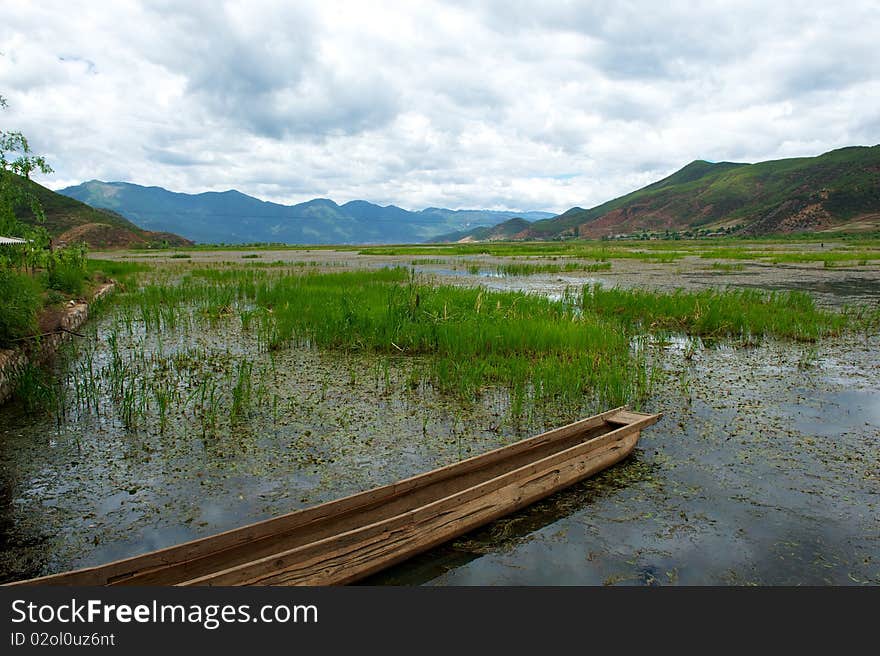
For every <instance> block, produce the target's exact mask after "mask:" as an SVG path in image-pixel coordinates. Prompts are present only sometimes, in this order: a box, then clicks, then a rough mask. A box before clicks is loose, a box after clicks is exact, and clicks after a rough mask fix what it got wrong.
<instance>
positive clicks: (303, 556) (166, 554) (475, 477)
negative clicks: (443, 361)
mask: <svg viewBox="0 0 880 656" xmlns="http://www.w3.org/2000/svg"><path fill="white" fill-rule="evenodd" d="M659 418H660V415H647V414H641V413H636V412H630V411H627V410H625V409H624V408H615V409H614V410H609V411H608V412H604V413H602V414H599V415H595V416H593V417H589V418H587V419H583V420H581V421H578V422H575V423H573V424H569V425H568V426H563V427H561V428H557V429H555V430H551V431H548V432H546V433H542V434H540V435H537V436H534V437H531V438H528V439H525V440H522V441H520V442H516V443H514V444H511V445H509V446H506V447H502V448H499V449H496V450H494V451H489V452H488V453H484V454H481V455H478V456H474V457H472V458H468V459H467V460H462V461H460V462H457V463H455V464H452V465H448V466H446V467H441V468H439V469H435V470H433V471H430V472H427V473H424V474H420V475H418V476H414V477H412V478H408V479H404V480H402V481H399V482H397V483H393V484H391V485H385V486H382V487H378V488H374V489H372V490H367V491H366V492H361V493H358V494H354V495H352V496H349V497H345V498H342V499H338V500H335V501H330V502H328V503H323V504H320V505H317V506H313V507H311V508H305V509H303V510H297V511H295V512H292V513H288V514H286V515H282V516H280V517H275V518H273V519H269V520H265V521H262V522H257V523H255V524H250V525H248V526H244V527H241V528H237V529H233V530H231V531H226V532H224V533H219V534H217V535H212V536H209V537H205V538H200V539H198V540H193V541H191V542H186V543H183V544H179V545H176V546H172V547H167V548H165V549H160V550H158V551H153V552H150V553H146V554H143V555H140V556H134V557H131V558H126V559H123V560H118V561H115V562H112V563H108V564H106V565H100V566H97V567H89V568H85V569H80V570H74V571H71V572H63V573H60V574H53V575H50V576H44V577H40V578H36V579H30V580H27V581H20V582H18V583H14V584H12V585H22V584H24V585H331V584H343V583H350V582H353V581H356V580H358V579H361V578H363V577H365V576H368V575H370V574H373V573H375V572H377V571H379V570H381V569H384V568H386V567H389V566H390V565H393V564H396V563H399V562H401V561H403V560H406V559H407V558H410V557H411V556H413V555H415V554H417V553H420V552H422V551H425V550H427V549H430V548H431V547H434V546H436V545H438V544H441V543H443V542H445V541H447V540H450V539H452V538H454V537H457V536H459V535H462V534H464V533H466V532H468V531H471V530H473V529H474V528H477V527H478V526H481V525H482V524H485V523H487V522H489V521H492V520H494V519H497V518H499V517H502V516H504V515H506V514H508V513H511V512H514V511H515V510H518V509H520V508H523V507H524V506H527V505H529V504H531V503H533V502H535V501H537V500H539V499H541V498H543V497H545V496H548V495H550V494H552V493H554V492H556V491H558V490H560V489H562V488H564V487H567V486H569V485H571V484H573V483H575V482H577V481H579V480H582V479H584V478H586V477H588V476H590V475H592V474H594V473H596V472H598V471H601V470H602V469H605V468H606V467H609V466H610V465H612V464H614V463H616V462H618V461H620V460H622V459H623V458H625V457H626V456H627V455H629V453H630V452H631V451H632V449H633V448H634V447H635V444H636V442H637V441H638V438H639V435H640V432H641V429H642V428H645V427H646V426H649V425H651V424H653V423H655V422H656V421H657V420H658V419H659Z"/></svg>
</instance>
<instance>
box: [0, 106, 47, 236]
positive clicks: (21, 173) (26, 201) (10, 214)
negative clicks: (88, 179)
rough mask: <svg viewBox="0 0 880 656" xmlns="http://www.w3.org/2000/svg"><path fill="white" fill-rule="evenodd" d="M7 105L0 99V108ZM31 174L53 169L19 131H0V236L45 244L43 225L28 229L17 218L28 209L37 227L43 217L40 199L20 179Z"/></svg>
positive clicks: (27, 178)
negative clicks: (32, 239)
mask: <svg viewBox="0 0 880 656" xmlns="http://www.w3.org/2000/svg"><path fill="white" fill-rule="evenodd" d="M8 106H9V105H8V103H7V102H6V99H5V98H4V97H3V96H0V109H6V108H7V107H8ZM34 171H40V172H42V173H52V167H51V166H49V164H47V163H46V160H45V159H44V158H43V157H42V156H41V155H36V154H34V152H33V151H32V150H31V147H30V144H28V140H27V138H26V137H25V136H24V135H23V134H22V133H21V132H15V131H7V130H0V235H3V236H14V237H27V238H36V239H38V240H39V241H41V242H42V241H44V238H45V232H46V231H45V229H44V228H42V226H40V225H38V226H36V228H34V227H31V226H27V225H25V224H24V223H22V222H21V221H19V220H18V218H17V217H16V210H17V209H19V208H21V207H25V206H27V207H30V209H31V212H33V214H34V217H35V218H36V221H37V224H41V223H43V221H44V220H45V218H46V217H45V215H44V214H43V208H42V206H41V205H40V202H39V200H38V199H37V197H36V196H35V195H34V194H32V193H31V192H30V190H29V189H28V187H27V184H22V181H21V179H20V178H22V177H23V178H25V180H29V179H30V176H31V173H32V172H34Z"/></svg>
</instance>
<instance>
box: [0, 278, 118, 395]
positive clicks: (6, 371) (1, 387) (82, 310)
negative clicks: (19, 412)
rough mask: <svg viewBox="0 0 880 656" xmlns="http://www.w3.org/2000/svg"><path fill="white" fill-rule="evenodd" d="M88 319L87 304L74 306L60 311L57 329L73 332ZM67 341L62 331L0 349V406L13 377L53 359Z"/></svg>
mask: <svg viewBox="0 0 880 656" xmlns="http://www.w3.org/2000/svg"><path fill="white" fill-rule="evenodd" d="M114 286H115V284H114V283H112V282H108V283H105V284H104V285H101V286H100V287H99V288H98V290H97V291H96V292H95V295H94V296H93V297H92V301H96V300H97V299H99V298H101V297H102V296H105V295H106V294H108V293H110V292H111V291H112V290H113V288H114ZM88 318H89V304H88V303H84V302H81V301H80V302H75V303H72V304H71V305H68V306H67V307H66V308H65V309H64V316H62V317H61V321H60V325H61V328H63V329H64V330H72V331H76V330H77V329H78V328H79V327H80V326H82V325H83V324H84V323H85V322H86V319H88ZM70 337H71V335H70V333H66V332H64V331H63V330H59V331H58V332H54V333H51V334H49V335H44V336H42V337H40V339H39V340H27V342H26V343H24V344H22V345H21V346H17V347H15V348H11V349H0V403H4V402H6V401H7V400H8V399H9V397H10V396H11V395H12V392H13V390H14V389H15V375H16V372H17V371H19V370H20V369H21V368H22V367H24V366H25V365H27V364H28V362H36V363H41V362H45V361H46V360H47V359H49V358H51V357H52V356H53V355H55V352H56V351H57V350H58V347H59V346H60V345H61V343H62V342H64V341H65V340H67V339H69V338H70Z"/></svg>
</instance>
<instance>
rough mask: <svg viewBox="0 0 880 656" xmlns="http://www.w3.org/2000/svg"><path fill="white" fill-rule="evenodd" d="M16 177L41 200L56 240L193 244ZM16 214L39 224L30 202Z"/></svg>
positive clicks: (107, 244)
mask: <svg viewBox="0 0 880 656" xmlns="http://www.w3.org/2000/svg"><path fill="white" fill-rule="evenodd" d="M7 175H13V174H11V173H7ZM14 180H15V183H16V184H19V185H22V186H23V187H25V189H26V191H27V192H28V193H29V194H30V195H31V196H33V197H35V198H36V199H37V200H38V201H39V202H40V205H41V206H42V208H43V213H44V215H45V222H44V223H43V226H44V227H45V228H46V230H47V231H48V232H49V234H50V235H51V236H52V237H53V239H54V240H55V241H57V242H67V243H72V242H85V243H87V244H88V245H90V246H93V247H98V248H105V247H117V246H124V247H128V246H147V245H150V244H154V243H155V244H158V243H163V242H167V243H168V244H170V245H175V246H179V245H185V244H189V243H191V242H189V240H187V239H184V238H182V237H180V236H179V235H176V234H171V233H167V232H151V231H149V230H144V229H142V228H140V227H138V226H137V225H135V224H134V223H132V222H131V221H129V220H128V219H126V218H125V217H124V216H122V215H120V214H118V213H116V212H113V211H110V210H106V209H96V208H94V207H90V206H89V205H87V204H85V203H83V202H80V201H78V200H75V199H73V198H70V197H68V196H63V195H61V194H59V193H56V192H54V191H52V190H51V189H47V188H46V187H43V186H42V185H40V184H37V183H36V182H34V181H33V180H29V179H26V178H23V177H20V176H15V177H14ZM15 213H16V216H17V217H18V218H19V220H21V221H22V222H23V223H26V224H29V225H34V224H35V223H36V218H35V216H34V214H33V212H32V211H31V208H30V206H28V205H22V206H21V207H19V208H16V212H15Z"/></svg>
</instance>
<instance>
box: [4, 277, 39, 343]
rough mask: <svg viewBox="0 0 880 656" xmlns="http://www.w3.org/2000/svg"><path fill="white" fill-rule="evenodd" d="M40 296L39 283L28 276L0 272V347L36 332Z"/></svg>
mask: <svg viewBox="0 0 880 656" xmlns="http://www.w3.org/2000/svg"><path fill="white" fill-rule="evenodd" d="M40 292H41V289H40V285H39V283H38V282H37V281H36V280H34V279H33V278H31V277H30V276H28V275H26V274H21V273H18V272H16V271H13V270H11V269H5V268H0V297H2V299H3V301H2V303H0V345H3V346H8V345H9V344H10V342H11V341H12V340H15V339H19V338H21V337H27V336H29V335H33V334H34V333H36V332H37V312H39V310H40V307H41V306H42V300H41V298H40Z"/></svg>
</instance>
